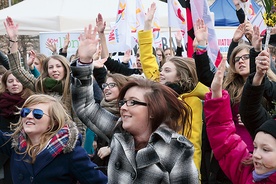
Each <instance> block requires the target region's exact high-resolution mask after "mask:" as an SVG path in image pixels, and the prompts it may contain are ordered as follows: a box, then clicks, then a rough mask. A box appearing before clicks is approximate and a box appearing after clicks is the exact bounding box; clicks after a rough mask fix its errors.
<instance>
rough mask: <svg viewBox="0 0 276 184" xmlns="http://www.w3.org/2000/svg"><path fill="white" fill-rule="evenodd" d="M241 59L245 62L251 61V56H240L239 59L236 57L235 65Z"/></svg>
mask: <svg viewBox="0 0 276 184" xmlns="http://www.w3.org/2000/svg"><path fill="white" fill-rule="evenodd" d="M240 59H242V60H243V61H245V60H247V59H249V54H244V55H242V56H239V57H238V56H237V57H235V58H234V62H233V63H234V64H235V63H237V62H239V61H240Z"/></svg>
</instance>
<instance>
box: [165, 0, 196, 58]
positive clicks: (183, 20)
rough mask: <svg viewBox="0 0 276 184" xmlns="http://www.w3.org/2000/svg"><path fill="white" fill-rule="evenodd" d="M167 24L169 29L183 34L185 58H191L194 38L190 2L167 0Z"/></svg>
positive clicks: (187, 0)
mask: <svg viewBox="0 0 276 184" xmlns="http://www.w3.org/2000/svg"><path fill="white" fill-rule="evenodd" d="M168 22H169V27H174V28H178V29H180V31H181V32H182V33H183V35H184V42H185V48H186V50H187V56H188V57H192V56H193V40H194V37H195V36H194V29H193V22H192V15H191V7H190V0H186V1H183V0H168ZM186 33H188V34H186Z"/></svg>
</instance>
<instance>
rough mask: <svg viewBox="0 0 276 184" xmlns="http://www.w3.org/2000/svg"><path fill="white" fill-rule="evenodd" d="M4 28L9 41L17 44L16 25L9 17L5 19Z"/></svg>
mask: <svg viewBox="0 0 276 184" xmlns="http://www.w3.org/2000/svg"><path fill="white" fill-rule="evenodd" d="M4 26H5V28H6V32H7V34H8V35H9V38H10V40H11V41H12V42H17V36H18V24H14V22H13V19H12V18H11V17H7V18H6V20H5V21H4Z"/></svg>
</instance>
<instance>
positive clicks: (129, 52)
mask: <svg viewBox="0 0 276 184" xmlns="http://www.w3.org/2000/svg"><path fill="white" fill-rule="evenodd" d="M130 58H131V50H127V51H125V54H124V57H123V59H122V62H123V63H128V62H129V61H130Z"/></svg>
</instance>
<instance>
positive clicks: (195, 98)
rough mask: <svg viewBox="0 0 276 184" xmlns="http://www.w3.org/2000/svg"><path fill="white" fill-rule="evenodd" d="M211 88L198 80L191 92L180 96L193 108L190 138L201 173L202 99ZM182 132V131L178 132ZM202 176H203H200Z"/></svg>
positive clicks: (197, 166) (196, 163)
mask: <svg viewBox="0 0 276 184" xmlns="http://www.w3.org/2000/svg"><path fill="white" fill-rule="evenodd" d="M209 91H210V90H209V88H208V87H207V86H205V85H203V84H202V83H200V82H198V84H197V85H196V87H195V88H194V90H193V91H191V92H190V93H183V94H181V95H180V96H179V99H180V100H183V101H185V102H186V103H187V104H188V105H189V106H190V107H191V109H192V112H193V115H192V132H191V137H189V138H188V139H189V140H190V141H191V142H192V143H193V144H194V148H195V152H194V162H195V165H196V168H197V169H198V172H199V173H200V165H201V146H202V123H203V119H202V113H203V104H202V100H204V98H205V94H206V93H207V92H209ZM178 133H180V134H182V132H178ZM200 178H201V177H200Z"/></svg>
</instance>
